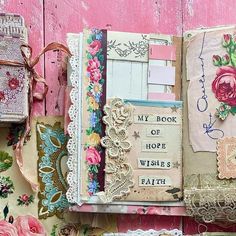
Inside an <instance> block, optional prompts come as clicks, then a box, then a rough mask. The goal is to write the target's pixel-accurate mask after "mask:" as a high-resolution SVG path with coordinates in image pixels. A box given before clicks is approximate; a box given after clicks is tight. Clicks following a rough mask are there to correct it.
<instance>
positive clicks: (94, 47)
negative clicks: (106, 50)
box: [88, 40, 102, 56]
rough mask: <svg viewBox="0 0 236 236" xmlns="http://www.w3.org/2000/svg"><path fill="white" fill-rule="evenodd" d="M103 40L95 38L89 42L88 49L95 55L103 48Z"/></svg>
mask: <svg viewBox="0 0 236 236" xmlns="http://www.w3.org/2000/svg"><path fill="white" fill-rule="evenodd" d="M101 46H102V45H101V42H100V41H99V40H94V41H93V42H92V43H90V44H89V48H88V51H89V53H90V54H91V55H92V56H95V55H96V53H97V52H98V51H99V49H100V48H101Z"/></svg>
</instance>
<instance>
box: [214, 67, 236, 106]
mask: <svg viewBox="0 0 236 236" xmlns="http://www.w3.org/2000/svg"><path fill="white" fill-rule="evenodd" d="M212 91H213V93H214V94H215V97H216V98H217V99H218V101H220V102H224V103H226V104H227V105H229V106H236V68H234V67H232V66H222V67H220V68H218V70H217V72H216V77H215V80H214V81H213V82H212Z"/></svg>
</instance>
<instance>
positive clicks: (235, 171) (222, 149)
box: [217, 137, 236, 179]
mask: <svg viewBox="0 0 236 236" xmlns="http://www.w3.org/2000/svg"><path fill="white" fill-rule="evenodd" d="M217 165H218V171H219V173H218V177H219V178H220V179H225V178H226V179H229V178H236V137H226V138H223V139H220V140H219V141H218V143H217Z"/></svg>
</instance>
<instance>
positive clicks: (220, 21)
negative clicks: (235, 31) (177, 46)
mask: <svg viewBox="0 0 236 236" xmlns="http://www.w3.org/2000/svg"><path fill="white" fill-rule="evenodd" d="M234 6H235V1H234V0H224V1H221V0H197V1H194V0H183V31H186V30H190V29H196V28H201V27H213V26H219V25H235V22H236V15H235V10H234Z"/></svg>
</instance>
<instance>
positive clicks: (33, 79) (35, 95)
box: [0, 42, 71, 190]
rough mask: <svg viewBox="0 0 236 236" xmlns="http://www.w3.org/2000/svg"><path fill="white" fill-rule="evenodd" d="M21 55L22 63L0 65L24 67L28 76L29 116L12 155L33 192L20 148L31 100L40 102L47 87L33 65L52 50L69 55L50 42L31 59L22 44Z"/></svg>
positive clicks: (29, 121)
mask: <svg viewBox="0 0 236 236" xmlns="http://www.w3.org/2000/svg"><path fill="white" fill-rule="evenodd" d="M20 49H21V54H22V57H23V60H24V62H23V63H21V62H17V61H10V60H9V61H8V60H0V65H7V66H20V67H22V66H23V67H25V68H26V69H27V70H28V72H29V74H30V76H29V77H30V80H29V116H28V118H27V120H26V127H25V132H24V134H23V135H22V136H21V137H20V140H19V141H18V142H17V143H16V144H15V145H14V155H15V157H16V161H17V164H18V166H19V169H20V171H21V173H22V175H23V177H24V178H25V179H26V180H27V181H28V182H29V183H30V184H31V187H32V188H33V190H37V188H38V185H36V184H35V183H33V182H32V181H31V180H30V179H28V178H27V176H26V175H25V174H24V171H23V155H22V147H23V145H24V142H25V140H26V137H27V136H28V135H29V133H30V130H31V127H30V124H31V118H32V106H33V100H34V99H36V100H40V101H42V100H43V99H44V98H45V96H46V94H47V92H48V85H47V83H46V80H45V79H44V78H43V77H42V76H41V75H39V74H38V72H37V71H36V70H35V69H34V67H35V65H36V64H37V63H38V62H39V60H40V57H41V56H42V55H43V54H45V53H46V52H48V51H52V50H61V51H63V52H65V53H66V54H68V55H69V56H71V53H70V51H69V49H68V48H67V47H66V46H64V45H63V44H60V43H57V42H52V43H50V44H48V45H47V46H46V47H45V48H43V49H42V51H41V52H40V53H39V55H38V56H37V57H35V58H34V59H32V52H33V50H32V47H30V46H29V45H28V44H22V45H21V47H20ZM26 49H27V50H28V53H27V54H26V53H25V50H26ZM37 83H42V84H43V85H44V91H43V92H41V93H39V92H35V88H36V85H37Z"/></svg>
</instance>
